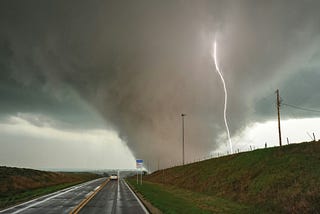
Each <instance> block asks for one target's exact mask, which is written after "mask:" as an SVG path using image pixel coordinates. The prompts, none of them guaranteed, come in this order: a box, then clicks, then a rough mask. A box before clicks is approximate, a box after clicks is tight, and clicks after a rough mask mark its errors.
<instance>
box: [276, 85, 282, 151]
mask: <svg viewBox="0 0 320 214" xmlns="http://www.w3.org/2000/svg"><path fill="white" fill-rule="evenodd" d="M276 93H277V111H278V130H279V145H280V146H282V141H281V125H280V105H281V103H280V95H279V89H277V91H276Z"/></svg>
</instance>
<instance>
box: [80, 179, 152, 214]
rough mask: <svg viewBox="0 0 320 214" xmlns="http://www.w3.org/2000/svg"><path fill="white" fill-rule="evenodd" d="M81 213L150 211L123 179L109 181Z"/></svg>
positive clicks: (138, 213) (115, 213)
mask: <svg viewBox="0 0 320 214" xmlns="http://www.w3.org/2000/svg"><path fill="white" fill-rule="evenodd" d="M79 213H80V214H95V213H96V214H100V213H108V214H109V213H110V214H122V213H123V214H124V213H135V214H140V213H141V214H142V213H148V211H147V210H146V209H145V208H144V206H143V205H142V204H141V202H140V201H139V200H138V199H137V198H136V196H135V195H134V194H133V192H132V191H131V190H130V189H129V187H128V185H127V184H126V183H125V181H124V180H122V179H121V180H119V182H118V181H109V183H108V184H107V185H106V186H105V187H104V188H103V189H101V190H100V191H99V192H98V194H97V195H95V197H94V198H93V199H92V200H90V201H89V202H88V203H87V204H86V206H85V207H84V208H82V209H81V210H80V212H79Z"/></svg>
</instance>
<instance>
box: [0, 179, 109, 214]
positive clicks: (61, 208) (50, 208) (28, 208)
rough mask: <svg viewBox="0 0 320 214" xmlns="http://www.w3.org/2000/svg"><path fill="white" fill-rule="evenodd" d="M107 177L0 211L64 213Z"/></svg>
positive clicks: (0, 213)
mask: <svg viewBox="0 0 320 214" xmlns="http://www.w3.org/2000/svg"><path fill="white" fill-rule="evenodd" d="M105 180H106V178H99V179H96V180H93V181H89V182H86V183H83V184H79V185H76V186H73V187H70V188H67V189H64V190H60V191H58V192H54V193H51V194H49V195H46V196H42V197H40V198H37V199H34V200H31V201H28V202H26V203H23V204H20V205H17V206H14V207H11V208H9V209H6V210H2V211H0V214H7V213H11V214H17V213H21V214H35V213H37V214H38V213H45V214H58V213H59V214H63V213H69V212H70V211H71V210H72V209H73V208H74V207H76V206H77V205H78V204H79V203H80V202H81V201H82V200H83V199H84V198H85V197H86V195H88V194H89V193H90V192H92V191H93V190H94V189H95V188H97V187H98V186H100V185H101V184H102V183H103V182H104V181H105Z"/></svg>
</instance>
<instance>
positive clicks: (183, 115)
mask: <svg viewBox="0 0 320 214" xmlns="http://www.w3.org/2000/svg"><path fill="white" fill-rule="evenodd" d="M185 116H186V114H181V117H182V165H184V117H185Z"/></svg>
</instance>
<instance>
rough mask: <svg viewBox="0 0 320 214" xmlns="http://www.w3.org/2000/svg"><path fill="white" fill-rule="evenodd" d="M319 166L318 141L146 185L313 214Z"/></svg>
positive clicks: (178, 171) (172, 173)
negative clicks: (170, 187)
mask: <svg viewBox="0 0 320 214" xmlns="http://www.w3.org/2000/svg"><path fill="white" fill-rule="evenodd" d="M319 166H320V142H308V143H301V144H291V145H288V146H283V147H281V148H279V147H276V148H267V149H259V150H255V151H252V152H244V153H240V154H234V155H230V156H225V157H220V158H213V159H210V160H206V161H201V162H198V163H193V164H189V165H185V166H178V167H174V168H170V169H166V170H164V171H159V172H155V173H153V174H151V175H149V176H146V180H148V181H150V182H152V183H158V184H160V183H162V184H165V186H167V185H168V186H174V187H176V188H180V189H185V190H188V191H191V192H194V193H201V194H204V195H207V196H211V197H213V198H215V197H217V198H220V199H222V198H223V199H224V200H227V201H233V202H235V203H238V204H239V203H240V204H244V205H246V206H249V204H250V206H249V208H250V207H252V206H253V207H255V208H257V209H258V208H259V209H263V210H265V211H266V212H269V213H275V212H276V213H279V212H280V213H299V212H300V213H301V212H302V213H306V212H307V213H315V212H316V211H319V210H320V167H319ZM213 206H214V205H213ZM235 209H237V208H235ZM231 210H232V209H231Z"/></svg>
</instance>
